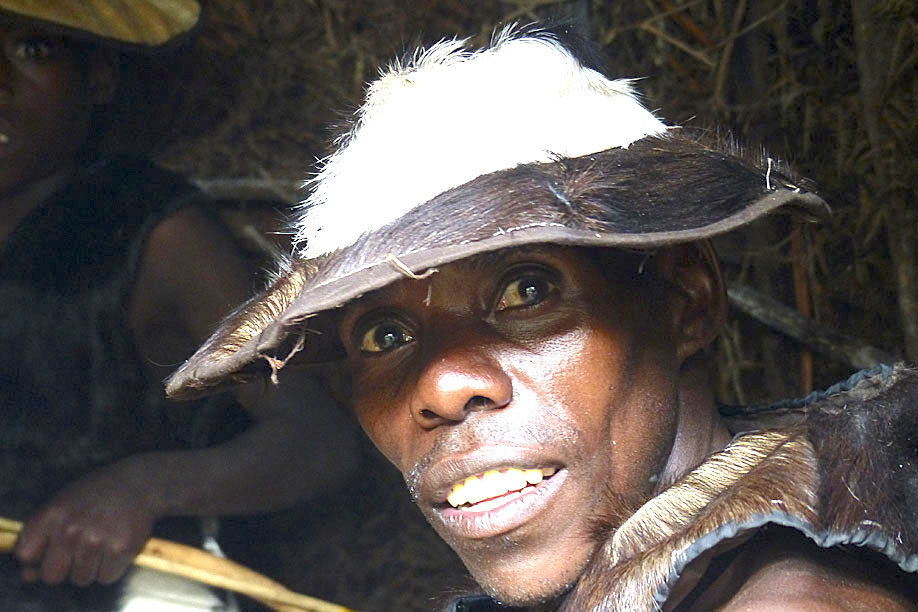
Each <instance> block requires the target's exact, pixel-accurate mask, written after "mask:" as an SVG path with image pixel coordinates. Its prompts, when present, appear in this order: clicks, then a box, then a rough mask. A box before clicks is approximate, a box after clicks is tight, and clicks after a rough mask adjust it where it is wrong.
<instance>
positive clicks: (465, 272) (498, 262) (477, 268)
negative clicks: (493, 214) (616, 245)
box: [345, 244, 652, 310]
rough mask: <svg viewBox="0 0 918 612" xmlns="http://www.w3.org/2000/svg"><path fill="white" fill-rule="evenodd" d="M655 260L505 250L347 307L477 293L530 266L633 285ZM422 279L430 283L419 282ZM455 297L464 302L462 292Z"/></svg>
mask: <svg viewBox="0 0 918 612" xmlns="http://www.w3.org/2000/svg"><path fill="white" fill-rule="evenodd" d="M651 256H652V252H651V251H627V250H622V249H612V248H588V247H573V246H563V245H555V244H536V245H526V246H521V247H513V248H506V249H499V250H495V251H489V252H486V253H480V254H478V255H474V256H472V257H467V258H465V259H461V260H458V261H454V262H450V263H448V264H443V265H440V266H437V268H436V269H434V270H428V271H425V272H423V273H422V274H421V275H420V276H419V277H407V276H406V278H404V279H401V280H399V281H397V282H394V283H391V284H389V285H387V286H385V287H383V288H381V289H377V290H375V291H372V292H370V293H367V294H365V295H363V296H361V297H359V298H357V299H355V300H353V301H351V302H350V303H349V304H347V305H346V306H345V310H348V309H363V308H365V307H368V306H380V305H385V304H386V303H388V302H392V301H395V300H397V299H399V298H400V297H403V296H405V295H406V293H416V292H418V291H421V290H423V291H428V288H429V287H440V286H447V287H451V288H459V289H466V290H472V289H474V288H475V287H477V286H479V285H480V284H481V283H483V282H494V281H496V280H499V278H500V275H501V274H502V273H504V272H505V271H506V270H508V269H510V268H513V267H515V266H517V265H520V264H526V263H537V264H541V265H544V266H548V267H551V268H556V269H558V270H559V271H561V272H562V273H566V274H565V276H569V277H576V278H577V279H580V280H584V279H585V278H588V277H589V278H590V280H592V281H593V282H600V283H604V284H607V285H614V284H617V283H627V282H630V281H632V280H634V279H635V278H636V277H637V276H641V275H643V272H644V263H645V262H646V260H647V259H648V258H649V257H651ZM575 272H576V274H575ZM428 274H429V276H428ZM418 280H422V281H428V282H421V283H419V282H418ZM570 280H573V278H571V279H570ZM454 295H456V298H457V299H459V297H458V296H459V295H460V294H454Z"/></svg>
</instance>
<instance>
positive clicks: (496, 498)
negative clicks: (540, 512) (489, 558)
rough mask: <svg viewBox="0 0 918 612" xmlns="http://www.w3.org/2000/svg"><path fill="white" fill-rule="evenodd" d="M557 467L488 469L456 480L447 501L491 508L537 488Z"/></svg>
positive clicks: (469, 507) (478, 509) (485, 509)
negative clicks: (458, 480) (459, 480)
mask: <svg viewBox="0 0 918 612" xmlns="http://www.w3.org/2000/svg"><path fill="white" fill-rule="evenodd" d="M557 471H558V470H557V468H555V467H543V468H534V469H523V468H516V467H511V468H504V469H500V470H489V471H487V472H485V473H483V474H478V475H475V476H470V477H468V478H466V479H465V480H463V481H461V482H457V483H456V484H455V485H453V488H452V489H451V490H450V492H449V495H448V496H447V498H446V501H447V502H448V503H449V505H450V506H452V507H453V508H456V509H458V510H466V511H470V512H488V511H489V510H493V509H494V508H497V507H500V506H502V505H504V504H507V503H509V502H511V501H513V500H514V499H516V498H518V497H521V496H523V495H526V494H527V493H530V492H534V491H535V489H536V487H538V486H539V484H541V483H542V482H543V481H545V480H548V479H550V478H551V477H552V476H554V475H555V473H556V472H557Z"/></svg>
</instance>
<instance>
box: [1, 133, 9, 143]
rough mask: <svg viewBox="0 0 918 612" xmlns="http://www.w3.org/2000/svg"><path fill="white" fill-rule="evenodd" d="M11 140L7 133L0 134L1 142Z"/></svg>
mask: <svg viewBox="0 0 918 612" xmlns="http://www.w3.org/2000/svg"><path fill="white" fill-rule="evenodd" d="M9 141H10V137H9V136H7V135H6V134H0V144H6V143H8V142H9Z"/></svg>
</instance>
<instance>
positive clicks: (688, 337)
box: [655, 241, 727, 362]
mask: <svg viewBox="0 0 918 612" xmlns="http://www.w3.org/2000/svg"><path fill="white" fill-rule="evenodd" d="M655 260H656V261H655V264H656V272H657V274H658V275H659V277H660V278H661V279H662V280H663V282H664V285H665V292H666V296H665V303H666V308H665V312H666V313H667V315H666V316H667V317H668V319H669V322H670V323H671V325H672V328H671V329H672V330H673V333H674V338H675V339H676V342H677V347H676V349H677V352H676V354H677V356H678V358H679V361H680V362H683V361H685V360H686V359H688V358H689V357H690V356H692V355H694V354H695V353H697V352H698V351H700V350H701V349H703V348H704V347H705V346H707V345H708V344H709V343H710V342H711V340H713V339H714V337H715V336H716V335H717V333H718V332H719V331H720V328H721V326H722V325H723V322H724V318H725V317H726V313H727V294H726V289H725V287H724V281H723V276H722V274H721V269H720V264H719V263H718V261H717V255H716V254H715V252H714V247H713V246H711V243H710V242H709V241H701V242H694V243H690V244H681V245H676V246H673V247H667V248H665V249H662V250H661V251H659V252H658V253H657V255H656V257H655Z"/></svg>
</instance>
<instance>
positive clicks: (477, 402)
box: [465, 395, 494, 411]
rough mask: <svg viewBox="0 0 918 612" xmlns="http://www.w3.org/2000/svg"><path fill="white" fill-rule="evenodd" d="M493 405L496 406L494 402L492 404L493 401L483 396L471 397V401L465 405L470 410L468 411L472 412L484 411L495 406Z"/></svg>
mask: <svg viewBox="0 0 918 612" xmlns="http://www.w3.org/2000/svg"><path fill="white" fill-rule="evenodd" d="M493 404H494V402H492V401H491V400H490V399H488V398H487V397H485V396H483V395H475V396H473V397H471V398H470V399H469V401H467V402H466V403H465V409H466V410H468V411H472V410H482V409H484V408H488V407H490V406H491V405H493Z"/></svg>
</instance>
